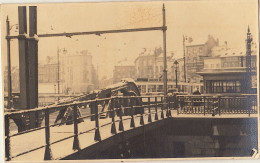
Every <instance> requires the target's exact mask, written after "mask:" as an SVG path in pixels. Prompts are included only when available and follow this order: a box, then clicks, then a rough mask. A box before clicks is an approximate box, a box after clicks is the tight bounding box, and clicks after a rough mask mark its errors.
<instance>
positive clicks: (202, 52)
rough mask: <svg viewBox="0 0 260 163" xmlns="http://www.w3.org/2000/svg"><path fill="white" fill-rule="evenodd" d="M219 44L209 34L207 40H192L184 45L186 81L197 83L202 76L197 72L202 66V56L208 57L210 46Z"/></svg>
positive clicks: (210, 50)
mask: <svg viewBox="0 0 260 163" xmlns="http://www.w3.org/2000/svg"><path fill="white" fill-rule="evenodd" d="M218 45H219V41H218V39H215V38H214V37H213V36H211V35H209V36H208V38H207V40H194V41H191V42H189V43H187V44H186V46H185V64H186V81H187V82H196V83H199V82H200V81H201V80H202V77H201V76H200V75H199V74H197V72H200V71H201V70H202V69H203V67H204V65H203V64H204V62H203V60H204V58H206V57H210V56H211V52H212V48H213V47H215V46H218Z"/></svg>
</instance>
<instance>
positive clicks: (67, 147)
mask: <svg viewBox="0 0 260 163" xmlns="http://www.w3.org/2000/svg"><path fill="white" fill-rule="evenodd" d="M151 111H152V116H151V117H152V122H151V123H156V120H155V119H154V118H155V116H154V115H155V110H154V109H151ZM160 111H161V109H160V108H158V118H159V119H158V121H161V120H162V119H161V116H160V114H161V112H160ZM145 113H147V111H146V112H145ZM171 114H172V118H250V117H257V114H252V115H251V116H250V117H249V116H248V114H221V115H215V116H212V115H211V114H206V115H205V116H204V114H195V115H194V114H178V115H177V111H176V110H172V111H171ZM165 115H166V111H164V116H165ZM165 117H166V116H165ZM130 118H131V117H130V116H123V125H124V130H125V131H127V130H131V129H133V128H130V122H131V119H130ZM134 120H135V125H136V128H137V127H140V126H141V125H140V124H139V122H140V117H139V115H137V116H135V117H134ZM111 121H112V119H111V118H106V119H99V125H100V126H103V127H100V135H101V140H104V139H107V138H109V137H111V136H113V134H111V133H110V130H111V124H110V123H111ZM115 121H117V122H116V123H115V124H116V128H117V132H118V133H120V132H119V131H118V126H119V117H115ZM144 123H145V124H148V115H147V114H144ZM43 124H44V122H43ZM106 124H108V125H106ZM91 129H95V121H90V119H84V122H81V123H79V124H78V131H79V133H81V132H84V131H88V130H91ZM15 132H17V131H12V132H11V134H13V133H15ZM73 134H74V125H73V124H72V125H61V126H55V127H50V143H52V142H55V141H57V140H60V139H63V138H66V137H68V136H73ZM94 134H95V130H92V131H89V132H87V133H84V134H80V135H79V144H80V148H81V149H83V148H87V147H89V146H91V145H93V144H95V143H99V142H96V141H95V140H94ZM44 145H45V129H41V130H37V131H34V132H30V133H26V134H22V135H18V136H14V137H11V138H10V146H11V156H16V155H18V154H20V153H22V152H25V151H29V150H31V149H34V148H37V147H41V146H44ZM72 146H73V137H72V138H69V139H67V140H64V141H61V142H58V143H56V144H53V145H51V146H50V148H51V151H52V156H53V159H56V160H58V159H60V158H62V157H65V156H67V155H70V154H72V153H74V152H77V150H73V149H72ZM44 153H45V147H43V148H40V149H38V150H35V151H33V152H30V153H26V154H23V155H20V156H18V157H15V158H12V159H11V160H12V161H43V160H44Z"/></svg>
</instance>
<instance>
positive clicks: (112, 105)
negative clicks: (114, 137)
mask: <svg viewBox="0 0 260 163" xmlns="http://www.w3.org/2000/svg"><path fill="white" fill-rule="evenodd" d="M114 107H115V105H114V99H111V109H110V113H111V114H110V115H111V118H112V124H111V134H116V124H115V109H114Z"/></svg>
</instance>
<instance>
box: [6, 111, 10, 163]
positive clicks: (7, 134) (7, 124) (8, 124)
mask: <svg viewBox="0 0 260 163" xmlns="http://www.w3.org/2000/svg"><path fill="white" fill-rule="evenodd" d="M9 127H10V123H9V116H8V115H6V116H5V136H6V138H5V157H6V161H10V160H11V149H10V128H9Z"/></svg>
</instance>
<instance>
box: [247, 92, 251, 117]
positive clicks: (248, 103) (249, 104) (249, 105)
mask: <svg viewBox="0 0 260 163" xmlns="http://www.w3.org/2000/svg"><path fill="white" fill-rule="evenodd" d="M247 107H248V116H249V117H250V114H251V113H250V112H251V103H250V95H248V97H247Z"/></svg>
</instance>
